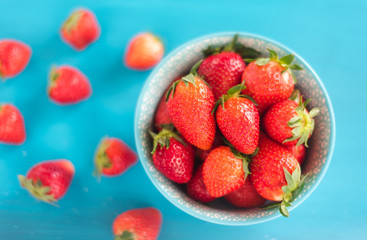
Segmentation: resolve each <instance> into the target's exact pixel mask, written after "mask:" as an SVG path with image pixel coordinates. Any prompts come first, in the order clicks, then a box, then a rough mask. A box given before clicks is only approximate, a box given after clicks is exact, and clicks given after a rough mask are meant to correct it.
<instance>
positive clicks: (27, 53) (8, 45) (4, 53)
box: [0, 39, 32, 79]
mask: <svg viewBox="0 0 367 240" xmlns="http://www.w3.org/2000/svg"><path fill="white" fill-rule="evenodd" d="M31 54H32V50H31V48H30V47H29V46H28V45H27V44H25V43H23V42H20V41H17V40H14V39H2V40H0V78H2V79H6V78H13V77H15V76H16V75H18V74H19V73H21V72H22V71H23V70H24V69H25V67H26V66H27V65H28V62H29V60H30V58H31Z"/></svg>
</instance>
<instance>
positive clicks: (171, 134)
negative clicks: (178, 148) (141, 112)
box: [149, 124, 186, 154]
mask: <svg viewBox="0 0 367 240" xmlns="http://www.w3.org/2000/svg"><path fill="white" fill-rule="evenodd" d="M149 133H150V135H151V136H152V137H153V150H152V152H151V154H154V153H155V151H156V150H157V147H158V144H159V145H160V146H161V148H164V147H166V149H168V148H169V146H170V138H174V139H176V140H177V141H178V142H180V143H182V144H183V145H184V146H186V143H185V141H184V140H183V139H182V137H181V136H180V135H179V134H178V133H177V132H176V131H175V129H174V126H173V124H164V125H162V130H161V131H160V132H159V133H158V134H156V133H154V132H152V131H149Z"/></svg>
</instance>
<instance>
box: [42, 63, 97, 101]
mask: <svg viewBox="0 0 367 240" xmlns="http://www.w3.org/2000/svg"><path fill="white" fill-rule="evenodd" d="M48 93H49V96H50V98H51V99H52V100H53V101H55V102H56V103H58V104H61V105H67V104H75V103H78V102H80V101H83V100H86V99H88V98H89V97H90V95H91V94H92V87H91V85H90V83H89V80H88V78H87V77H86V76H85V75H84V74H83V73H82V72H81V71H79V70H78V69H76V68H74V67H71V66H67V65H64V66H60V67H53V68H52V69H51V74H50V85H49V88H48Z"/></svg>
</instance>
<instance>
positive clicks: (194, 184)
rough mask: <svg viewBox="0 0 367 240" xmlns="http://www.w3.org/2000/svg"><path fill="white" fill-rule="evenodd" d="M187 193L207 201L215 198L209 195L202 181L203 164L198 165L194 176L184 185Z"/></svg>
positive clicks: (194, 197) (204, 201) (198, 199)
mask: <svg viewBox="0 0 367 240" xmlns="http://www.w3.org/2000/svg"><path fill="white" fill-rule="evenodd" d="M186 189H187V194H189V196H190V197H192V198H193V199H195V200H197V201H200V202H203V203H207V202H211V201H213V200H214V199H215V198H214V197H212V196H210V195H209V193H208V191H207V190H206V187H205V184H204V181H203V165H200V166H199V167H198V169H197V170H196V172H195V174H194V176H193V177H192V178H191V180H190V181H189V182H188V183H187V186H186Z"/></svg>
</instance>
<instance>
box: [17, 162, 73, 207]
mask: <svg viewBox="0 0 367 240" xmlns="http://www.w3.org/2000/svg"><path fill="white" fill-rule="evenodd" d="M74 173H75V170H74V166H73V164H72V163H71V162H70V161H68V160H65V159H58V160H51V161H44V162H40V163H38V164H36V165H34V166H33V167H32V168H31V169H30V170H29V171H28V173H27V175H26V177H25V176H22V175H18V178H19V182H20V185H21V186H22V187H23V188H25V189H27V190H28V191H29V192H30V193H31V194H32V195H33V196H34V197H35V198H37V199H39V200H41V201H44V202H47V203H50V204H55V202H57V200H59V199H60V198H62V197H63V196H64V195H65V193H66V192H67V191H68V188H69V186H70V184H71V181H72V180H73V177H74Z"/></svg>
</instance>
